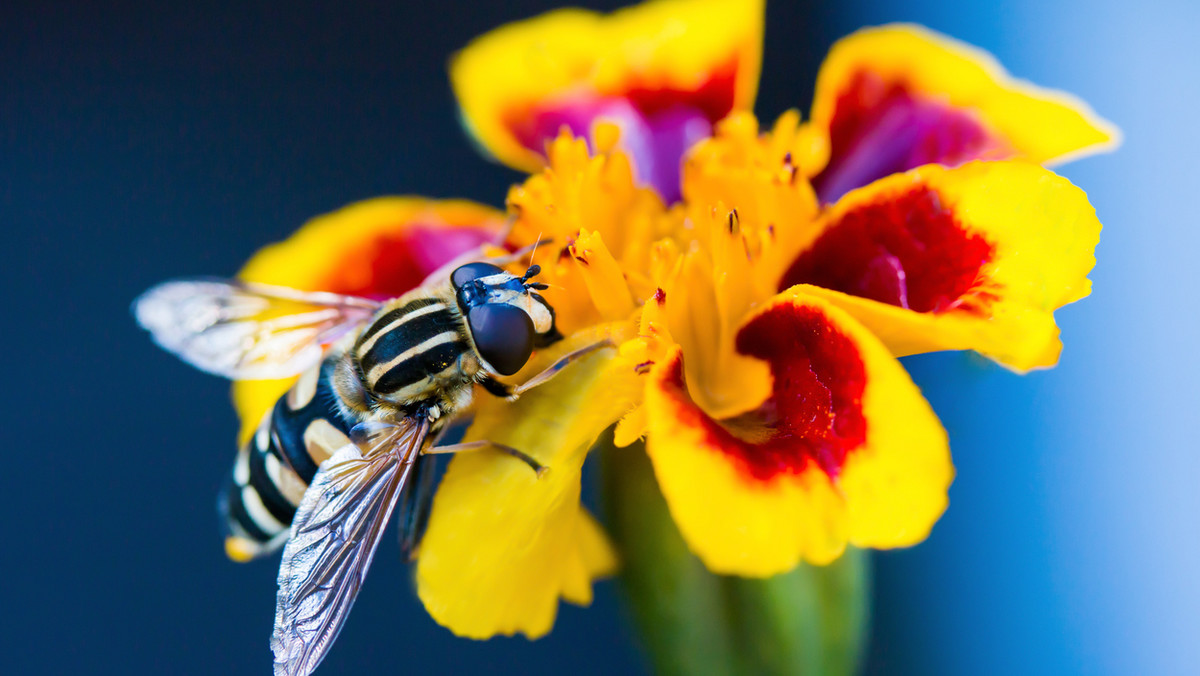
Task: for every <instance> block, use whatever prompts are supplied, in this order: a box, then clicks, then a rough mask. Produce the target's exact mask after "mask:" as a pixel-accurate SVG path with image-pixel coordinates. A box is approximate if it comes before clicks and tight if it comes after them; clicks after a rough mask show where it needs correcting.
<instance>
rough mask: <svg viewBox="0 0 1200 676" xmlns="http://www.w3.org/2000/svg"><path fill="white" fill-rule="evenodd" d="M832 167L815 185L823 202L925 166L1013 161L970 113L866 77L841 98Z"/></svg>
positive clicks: (832, 124) (904, 86)
mask: <svg viewBox="0 0 1200 676" xmlns="http://www.w3.org/2000/svg"><path fill="white" fill-rule="evenodd" d="M829 133H830V143H831V148H830V157H829V164H828V165H826V167H825V169H824V170H823V171H822V172H821V173H820V174H819V175H818V176H817V177H816V178H815V179H814V180H813V184H814V186H815V187H816V189H817V194H818V195H820V197H821V200H822V201H824V202H834V201H836V200H837V199H838V198H839V197H841V196H842V195H844V194H845V193H847V192H849V191H850V190H853V189H854V188H859V187H862V186H864V185H867V184H868V183H870V182H871V181H874V180H877V179H880V178H883V177H884V176H888V175H890V174H896V173H900V172H903V171H908V170H909V169H912V168H914V167H919V166H921V165H922V164H932V163H937V164H944V165H946V166H957V165H959V164H963V163H964V162H969V161H971V160H976V159H992V160H996V159H1003V158H1006V157H1011V156H1012V155H1013V151H1012V148H1011V147H1010V146H1009V144H1008V142H1007V141H1006V140H1005V139H1004V138H1003V137H1001V136H999V135H997V134H994V133H992V132H991V131H989V130H988V129H987V127H986V126H985V125H984V123H983V122H982V121H981V120H980V119H979V118H978V117H977V116H976V115H975V114H974V113H973V112H972V111H970V110H967V109H963V108H954V107H952V106H950V105H949V104H947V103H946V102H944V101H942V100H939V99H937V98H935V97H932V96H928V95H922V94H921V93H919V92H913V91H911V89H910V87H909V86H908V84H907V83H904V82H887V81H884V80H883V78H881V77H880V76H879V75H878V74H876V73H872V72H870V71H861V72H859V73H857V74H856V75H855V76H854V77H853V78H851V80H850V83H849V84H848V85H847V87H846V89H845V90H843V91H842V92H841V94H839V96H838V99H837V103H836V104H835V105H834V113H833V119H832V120H831V121H830V130H829Z"/></svg>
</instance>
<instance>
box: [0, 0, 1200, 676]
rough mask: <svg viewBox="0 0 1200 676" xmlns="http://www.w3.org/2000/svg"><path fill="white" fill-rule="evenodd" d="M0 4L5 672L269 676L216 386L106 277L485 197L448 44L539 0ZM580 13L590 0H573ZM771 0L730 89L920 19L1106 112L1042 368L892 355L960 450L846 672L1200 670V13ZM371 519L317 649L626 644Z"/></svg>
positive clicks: (266, 600)
mask: <svg viewBox="0 0 1200 676" xmlns="http://www.w3.org/2000/svg"><path fill="white" fill-rule="evenodd" d="M104 4H105V5H106V6H105V7H100V6H99V5H100V3H83V2H80V3H64V2H44V3H43V2H37V3H35V2H20V1H19V0H10V1H9V2H5V3H3V4H0V232H2V233H3V241H2V242H0V281H2V283H3V287H2V288H3V290H4V299H5V300H4V303H3V308H4V316H5V320H4V325H5V326H7V327H8V328H7V334H6V338H5V340H4V343H3V344H4V345H5V346H6V347H5V350H4V352H5V369H4V375H3V381H4V382H7V383H9V385H8V386H7V387H4V388H3V389H0V411H2V413H0V415H3V416H4V423H5V424H4V433H3V436H4V438H5V439H6V444H5V447H6V450H7V453H6V457H5V460H6V462H5V466H4V469H3V471H0V484H2V487H3V492H2V494H0V497H2V499H3V502H4V505H5V508H4V513H5V515H4V517H3V526H2V530H0V534H2V535H3V545H0V570H2V571H3V574H2V575H0V584H2V585H3V600H2V601H0V604H2V608H3V611H4V612H3V614H4V617H5V619H4V621H3V626H4V629H3V631H0V654H2V655H3V656H4V658H3V662H4V668H3V670H4V672H5V673H9V674H35V673H92V674H108V673H112V674H144V673H172V674H211V673H224V674H266V673H269V669H270V666H269V665H270V653H269V650H268V647H267V638H268V636H269V633H270V627H271V622H272V616H273V612H274V601H273V598H274V586H275V574H276V567H277V560H276V559H268V560H265V561H260V562H257V563H254V564H249V565H245V566H241V565H235V564H233V563H230V562H228V561H227V560H226V559H225V557H224V554H223V552H222V548H221V544H220V541H219V539H218V537H217V520H216V515H215V510H214V501H215V496H216V491H217V487H218V486H219V483H220V481H221V480H222V479H223V477H224V476H225V474H226V472H228V471H229V467H230V463H231V462H232V459H233V455H234V448H233V438H234V432H235V420H234V416H233V413H232V410H231V408H230V407H229V406H228V404H227V399H228V388H227V385H226V384H225V383H224V382H221V381H219V380H218V379H216V378H212V377H208V376H204V375H201V374H200V373H198V372H195V371H193V370H190V369H189V368H188V367H186V366H184V365H183V364H182V363H181V362H179V361H177V360H175V359H174V358H172V357H170V356H168V355H167V354H165V353H163V352H162V351H160V350H157V349H156V348H154V347H152V345H151V343H150V341H149V340H148V338H147V337H146V336H144V335H141V333H140V331H138V330H137V329H136V328H135V326H134V324H133V321H132V319H131V317H130V315H129V311H128V306H129V303H130V301H131V300H132V299H133V298H134V296H135V295H136V294H137V293H139V292H140V291H141V290H143V289H144V288H146V287H148V286H150V285H151V284H153V283H155V282H157V281H160V280H163V279H166V278H169V277H175V276H180V275H196V274H215V275H230V274H232V273H234V272H235V271H236V270H237V269H238V267H239V266H240V265H241V263H242V262H243V261H244V260H245V258H246V257H247V256H248V255H249V254H250V253H251V252H253V251H254V250H255V249H257V248H258V247H260V246H262V245H263V244H265V243H267V242H270V241H274V240H278V239H281V238H283V237H285V236H287V235H288V234H289V233H290V232H291V231H292V230H293V229H294V228H296V227H297V226H298V225H300V224H301V223H302V222H304V221H305V220H306V219H308V218H309V217H311V216H313V215H316V214H320V213H323V212H327V211H330V210H332V209H336V208H337V207H340V206H342V205H343V204H345V203H347V202H351V201H354V200H358V199H362V198H366V197H371V196H375V195H380V194H396V193H419V194H424V195H429V196H435V197H451V196H462V197H468V198H472V199H476V200H479V201H484V202H490V203H493V204H500V203H501V201H502V199H503V196H504V194H505V190H506V189H507V187H508V185H509V184H511V183H512V182H514V181H516V180H518V179H519V176H518V175H517V174H515V173H512V172H510V171H508V170H506V169H504V168H502V167H499V166H497V165H494V164H490V163H487V162H485V161H483V160H481V159H480V158H479V157H478V156H477V154H476V153H475V151H474V149H473V148H472V147H471V146H470V144H469V143H468V142H467V140H466V138H465V136H464V135H463V134H462V132H461V131H460V129H459V127H458V123H457V119H456V116H455V108H454V103H453V100H452V97H451V93H450V89H449V86H448V84H447V80H446V76H445V63H446V59H447V57H448V56H449V55H450V54H451V53H452V52H453V51H454V50H456V49H458V48H460V47H461V46H463V45H464V44H465V43H466V42H467V41H468V40H470V39H471V38H472V37H473V36H475V35H478V34H480V33H482V32H484V31H486V30H487V29H489V28H492V27H495V26H497V25H499V24H501V23H504V22H507V21H511V20H514V19H519V18H524V17H526V16H530V15H533V14H536V13H539V12H541V11H545V10H547V9H550V8H552V7H554V6H556V3H553V2H550V1H549V0H538V1H530V0H522V1H520V2H507V3H504V6H503V7H501V6H499V5H496V6H493V5H490V4H488V3H476V2H466V1H462V0H455V1H454V2H449V1H447V2H440V3H428V2H426V3H404V2H377V3H372V2H361V3H353V6H342V5H344V4H345V3H324V4H312V5H307V4H306V5H304V6H300V5H298V4H295V3H289V4H287V5H285V4H284V3H277V4H270V3H261V2H253V1H252V2H243V3H238V5H237V6H236V7H223V6H218V5H219V3H215V2H192V3H152V2H109V3H104ZM586 4H587V5H588V6H590V7H593V8H597V9H610V8H612V7H615V6H617V5H618V4H620V3H613V2H588V3H586ZM984 5H985V3H961V2H951V1H950V0H929V1H925V2H915V3H908V4H907V5H906V6H905V5H903V4H902V3H895V2H883V1H882V0H878V1H870V0H843V1H841V2H837V3H827V4H820V3H811V2H801V3H787V2H782V1H777V2H771V3H770V5H769V8H768V21H767V36H766V50H765V55H764V69H763V78H762V87H761V90H760V95H759V98H758V105H757V112H758V113H759V114H760V116H763V117H768V118H773V117H774V116H775V115H777V114H778V113H780V112H782V111H783V110H784V109H786V108H789V107H796V106H798V107H800V108H801V109H802V110H805V111H806V110H807V108H808V104H809V99H810V93H811V91H812V85H813V80H814V77H815V74H816V68H817V65H818V63H819V61H820V59H821V57H822V56H823V54H824V53H825V51H826V49H827V48H828V46H829V45H830V44H831V43H832V42H833V40H835V39H836V38H838V37H840V36H842V35H844V34H846V33H849V32H851V31H853V30H854V29H856V28H858V27H860V26H863V25H870V24H878V23H882V22H887V21H894V20H906V21H916V22H920V23H923V24H926V25H928V26H930V27H932V28H934V29H936V30H939V31H942V32H945V33H948V34H950V35H952V36H955V37H957V38H960V39H962V40H965V41H967V42H970V43H972V44H975V45H978V46H980V47H982V48H984V49H987V50H989V51H991V52H992V53H994V54H995V55H996V56H997V57H999V59H1000V60H1001V61H1002V62H1003V63H1004V64H1005V65H1006V66H1007V67H1008V69H1009V70H1010V71H1011V72H1013V73H1014V74H1016V75H1018V76H1020V77H1023V78H1027V79H1030V80H1032V81H1034V82H1036V83H1038V84H1041V85H1045V86H1051V87H1057V88H1061V89H1065V90H1067V91H1070V92H1074V93H1076V94H1078V95H1079V96H1081V97H1082V98H1084V99H1085V100H1087V101H1089V102H1090V103H1091V104H1092V105H1093V106H1094V107H1095V108H1096V110H1097V111H1099V112H1100V113H1101V114H1102V115H1104V116H1105V117H1107V118H1109V119H1111V120H1113V121H1114V122H1116V123H1117V124H1118V125H1119V126H1120V127H1122V129H1123V130H1124V132H1125V135H1126V142H1125V146H1124V147H1123V148H1122V149H1121V150H1120V151H1119V152H1118V153H1116V154H1114V155H1107V156H1101V157H1097V158H1092V159H1088V160H1085V161H1082V162H1079V163H1076V164H1071V165H1068V166H1067V167H1065V168H1063V169H1062V170H1061V171H1062V173H1064V174H1065V175H1066V176H1068V177H1069V178H1070V179H1071V180H1072V181H1074V182H1075V183H1077V184H1078V185H1080V186H1082V187H1083V188H1084V189H1085V190H1087V192H1088V193H1089V195H1090V196H1091V199H1092V202H1093V204H1094V205H1095V206H1096V208H1097V211H1098V212H1099V214H1100V218H1101V220H1102V221H1103V222H1104V224H1105V226H1106V227H1105V232H1104V235H1103V239H1102V241H1101V244H1100V248H1099V250H1098V252H1097V257H1098V259H1099V265H1098V267H1097V269H1096V271H1095V273H1094V274H1093V276H1092V277H1093V280H1094V283H1095V284H1094V293H1093V295H1092V297H1091V298H1089V299H1087V300H1086V301H1085V302H1082V303H1080V304H1078V305H1076V306H1071V307H1068V308H1066V309H1065V310H1063V311H1061V312H1060V313H1059V318H1060V325H1061V326H1062V328H1063V335H1064V339H1065V342H1066V345H1067V348H1066V351H1065V353H1064V356H1063V360H1062V363H1061V365H1060V366H1059V367H1058V368H1057V369H1055V370H1053V371H1049V372H1045V373H1038V374H1034V375H1031V376H1027V377H1018V376H1014V375H1012V374H1009V373H1007V372H1005V371H1003V370H1000V369H998V368H995V367H992V366H989V365H987V364H985V363H984V362H982V361H981V360H978V359H976V358H973V357H970V356H968V355H934V356H927V357H922V358H917V359H909V360H906V361H907V365H908V366H909V367H910V369H911V370H912V372H913V374H914V376H915V378H916V379H917V380H918V382H919V384H920V385H921V386H922V387H923V388H924V390H925V392H926V394H927V396H928V397H929V398H930V400H931V401H932V402H933V404H934V407H935V408H936V410H937V411H938V413H939V414H940V415H941V417H942V419H943V421H944V422H945V424H946V427H947V428H948V430H949V432H950V436H951V439H952V442H953V449H954V456H955V462H956V465H957V467H958V478H957V480H956V482H955V484H954V486H953V488H952V489H951V508H950V510H949V512H948V513H947V515H946V516H945V517H944V518H943V519H942V520H941V522H940V523H939V524H938V525H937V526H936V527H935V529H934V531H933V535H932V537H931V538H930V539H929V540H928V541H927V542H925V543H924V544H922V545H920V546H918V547H915V548H913V549H910V550H905V551H898V552H890V553H885V554H881V555H879V556H877V557H876V587H877V588H876V603H875V620H874V624H873V632H874V641H873V643H872V646H871V654H870V656H869V660H868V672H869V673H872V674H957V673H974V674H1011V673H1018V672H1019V673H1025V674H1063V673H1087V674H1131V673H1138V674H1190V673H1196V672H1197V670H1198V669H1200V666H1198V665H1200V641H1198V640H1197V639H1198V638H1200V580H1198V579H1197V573H1198V571H1200V516H1198V515H1200V492H1198V491H1197V486H1200V457H1198V454H1197V452H1196V451H1197V447H1198V444H1197V442H1196V440H1195V437H1194V434H1195V433H1194V426H1195V421H1196V419H1197V415H1196V413H1197V409H1198V407H1200V396H1198V394H1197V387H1198V385H1197V383H1198V382H1200V356H1198V355H1200V351H1198V350H1197V349H1196V345H1197V340H1198V339H1200V331H1198V330H1197V329H1198V318H1197V315H1198V304H1197V301H1196V297H1195V289H1196V288H1197V287H1198V286H1200V266H1197V265H1196V264H1195V258H1196V252H1197V251H1198V250H1200V228H1198V227H1197V224H1196V221H1197V218H1196V215H1195V213H1196V209H1195V207H1194V202H1195V192H1196V188H1195V185H1196V181H1197V170H1196V157H1195V156H1193V153H1197V152H1198V151H1200V143H1198V140H1200V139H1198V136H1200V134H1198V131H1197V129H1200V126H1198V125H1197V123H1196V122H1195V118H1196V114H1195V111H1196V110H1197V109H1198V108H1200V90H1198V88H1197V83H1200V51H1198V49H1197V45H1196V39H1195V35H1194V27H1195V26H1196V25H1198V24H1200V6H1197V5H1196V4H1194V3H1187V2H1174V3H1173V2H1165V1H1159V2H1138V3H1126V2H1118V1H1117V0H1099V1H1091V2H1084V1H1083V0H1071V1H1063V2H1040V1H1034V0H1016V1H1012V2H1006V3H995V6H984ZM407 579H408V577H407V574H406V572H405V570H404V569H403V566H402V564H401V562H400V561H399V558H398V552H397V546H396V544H395V542H394V541H391V539H389V540H388V541H385V543H384V545H383V547H382V549H381V553H380V556H379V557H378V559H377V561H376V564H375V566H374V571H373V573H372V575H371V578H370V580H369V581H368V582H367V584H366V589H365V591H364V593H363V594H362V597H361V599H360V601H359V603H358V605H357V606H356V609H355V612H354V614H353V615H352V617H351V619H350V620H349V623H348V625H347V628H346V630H345V632H344V633H343V635H342V637H341V639H340V640H339V643H338V645H337V647H336V648H334V650H333V651H332V653H331V654H330V657H329V658H328V660H327V661H326V663H325V665H324V667H323V668H322V670H321V672H319V673H326V674H331V673H349V672H351V670H355V671H362V672H365V673H380V672H385V673H386V672H390V671H395V672H401V671H414V672H416V671H419V672H421V673H443V672H465V671H479V670H480V669H483V668H490V669H494V670H495V672H498V673H560V672H564V671H567V670H570V672H572V673H574V674H576V675H578V676H582V675H584V674H600V673H612V672H616V671H621V672H629V671H634V672H636V671H639V670H643V669H644V667H643V666H642V661H641V657H640V655H639V652H638V650H639V649H638V647H637V644H636V639H635V637H634V636H632V635H631V633H630V631H629V629H628V628H627V626H628V625H627V623H626V622H625V621H624V618H623V614H622V613H623V612H624V611H623V610H622V609H621V606H620V603H619V599H618V598H617V595H616V590H615V586H614V585H613V584H612V583H611V582H608V583H603V584H601V585H600V586H599V588H598V598H597V601H596V603H595V604H594V606H593V608H591V609H588V610H580V609H577V608H574V607H570V606H564V607H563V608H562V611H561V613H560V619H559V622H558V625H557V627H556V629H555V630H554V632H553V633H552V634H551V635H550V636H549V637H548V638H546V639H543V640H541V641H538V642H536V643H529V642H527V641H525V640H524V639H509V640H505V639H501V640H493V641H490V642H486V643H476V642H470V641H463V640H458V639H455V638H453V637H452V636H451V635H450V634H449V632H447V631H445V630H443V629H441V628H440V627H438V626H436V625H435V624H434V623H433V622H432V621H431V620H430V619H429V618H428V616H427V615H426V614H425V613H424V611H423V610H422V609H421V608H420V605H419V603H418V602H417V601H416V600H415V598H414V595H413V593H412V591H411V589H410V585H409V584H408V582H407Z"/></svg>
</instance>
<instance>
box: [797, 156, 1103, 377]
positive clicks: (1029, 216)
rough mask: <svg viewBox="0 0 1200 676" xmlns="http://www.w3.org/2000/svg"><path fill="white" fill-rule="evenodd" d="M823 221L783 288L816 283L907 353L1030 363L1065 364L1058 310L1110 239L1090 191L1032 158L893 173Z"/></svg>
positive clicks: (1077, 294)
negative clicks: (971, 353) (953, 353)
mask: <svg viewBox="0 0 1200 676" xmlns="http://www.w3.org/2000/svg"><path fill="white" fill-rule="evenodd" d="M821 227H822V234H821V235H820V236H819V237H818V238H817V239H816V241H815V242H814V243H813V244H812V245H811V246H810V247H809V248H808V249H806V250H805V251H803V252H802V253H801V254H800V255H799V256H798V257H797V258H796V259H795V262H794V263H793V265H792V267H791V269H790V270H789V271H788V273H787V274H786V275H785V276H784V278H783V280H782V281H781V286H783V287H787V286H791V285H793V284H809V285H812V286H811V287H806V288H805V292H806V293H809V294H812V295H817V296H821V297H823V298H825V299H827V300H829V301H830V302H833V303H835V304H837V305H838V306H840V307H842V308H843V309H845V310H847V311H849V312H850V313H851V314H853V315H854V316H855V318H857V319H858V320H859V321H861V322H863V323H864V324H865V325H866V326H867V327H868V328H870V329H871V330H872V331H874V332H875V334H876V335H878V336H879V337H880V338H881V339H883V341H884V342H885V343H887V345H888V346H889V347H890V348H891V349H892V351H893V352H894V353H895V354H896V355H906V354H913V353H918V352H929V351H934V350H947V349H973V350H976V351H978V352H980V353H982V354H984V355H987V356H988V357H991V358H992V359H995V360H996V361H998V362H1000V363H1002V364H1004V365H1005V366H1008V367H1010V368H1012V369H1015V370H1018V371H1025V370H1029V369H1033V368H1043V367H1048V366H1053V365H1054V364H1055V363H1056V362H1057V360H1058V353H1059V350H1060V349H1061V344H1060V343H1059V339H1058V326H1057V325H1056V324H1055V321H1054V311H1055V310H1056V309H1058V308H1059V307H1062V306H1063V305H1065V304H1067V303H1071V302H1074V301H1076V300H1079V299H1080V298H1083V297H1084V296H1086V295H1087V294H1088V293H1089V291H1090V289H1091V283H1090V281H1089V280H1088V278H1087V275H1088V273H1089V272H1090V271H1091V269H1092V267H1093V266H1094V265H1095V262H1096V260H1095V256H1094V254H1093V251H1094V250H1095V247H1096V244H1097V242H1098V241H1099V237H1100V222H1099V221H1098V220H1097V219H1096V213H1095V210H1094V209H1093V208H1092V206H1091V205H1090V204H1089V203H1088V200H1087V195H1085V194H1084V192H1083V191H1082V190H1080V189H1079V188H1077V187H1075V186H1074V185H1072V184H1071V183H1070V182H1069V181H1067V180H1066V179H1065V178H1062V177H1060V176H1057V175H1055V174H1054V173H1053V172H1050V171H1049V170H1046V169H1043V168H1041V167H1039V166H1037V165H1034V164H1029V163H1025V162H975V163H971V164H967V165H964V166H962V167H958V168H955V169H946V168H943V167H940V166H936V165H928V166H925V167H921V168H920V169H916V170H913V171H911V172H908V173H905V174H898V175H894V176H890V177H888V178H886V179H883V180H880V181H876V182H875V183H872V184H871V185H869V186H867V187H865V188H861V189H859V190H856V191H854V192H851V193H849V194H848V195H846V196H845V197H844V198H842V199H841V200H840V201H839V202H838V203H837V204H836V205H835V206H834V207H833V208H832V209H831V210H830V211H829V212H828V213H827V214H826V215H825V216H824V218H823V221H822V225H821ZM817 287H820V288H817Z"/></svg>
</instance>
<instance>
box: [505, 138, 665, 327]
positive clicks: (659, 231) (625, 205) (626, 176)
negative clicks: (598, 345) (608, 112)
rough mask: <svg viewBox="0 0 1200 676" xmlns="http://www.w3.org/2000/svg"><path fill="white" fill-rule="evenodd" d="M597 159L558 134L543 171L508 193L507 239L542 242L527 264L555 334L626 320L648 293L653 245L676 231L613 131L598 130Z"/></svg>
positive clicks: (581, 145) (517, 242) (583, 143)
mask: <svg viewBox="0 0 1200 676" xmlns="http://www.w3.org/2000/svg"><path fill="white" fill-rule="evenodd" d="M599 131H600V132H601V134H600V135H599V137H598V139H599V142H598V143H597V149H596V153H595V154H592V153H590V152H589V150H588V145H587V142H586V141H584V140H583V139H580V138H574V137H572V136H571V135H570V134H569V133H566V132H564V133H562V134H560V135H559V136H558V137H557V138H555V139H554V141H553V142H552V143H550V144H549V145H548V146H547V151H548V154H549V166H548V167H547V168H546V169H544V170H542V171H540V172H538V173H536V174H534V175H532V176H530V177H529V178H528V179H526V181H525V182H524V183H522V184H520V185H517V186H514V187H513V188H512V190H510V191H509V194H508V208H509V211H510V213H512V214H513V218H514V221H513V230H512V235H511V238H510V241H511V242H512V243H513V244H515V245H517V246H524V245H528V244H533V243H534V242H542V243H543V246H541V247H539V248H538V250H537V251H536V252H535V253H534V259H535V260H536V262H537V263H538V264H539V265H541V267H542V276H540V277H539V278H538V279H539V280H540V281H543V282H545V283H547V284H549V285H550V288H549V289H547V290H546V291H544V292H543V295H544V296H545V297H546V300H547V301H549V302H550V304H551V305H552V306H553V307H554V308H555V312H556V313H557V322H558V327H559V330H560V331H562V332H563V333H564V334H567V335H570V334H571V333H572V332H573V331H576V330H578V329H581V328H584V327H587V326H591V325H593V324H597V323H599V322H604V321H613V320H616V319H626V318H628V317H629V315H630V314H631V313H632V312H633V311H634V310H635V307H636V301H639V300H640V299H643V298H645V297H646V296H648V295H649V294H650V293H651V292H652V291H653V286H652V284H651V280H650V271H649V270H650V264H651V260H652V258H653V243H654V242H656V241H658V240H659V239H661V238H662V237H665V236H667V235H668V234H669V233H671V232H673V231H674V230H675V229H677V228H678V227H679V221H680V216H679V214H678V213H674V214H673V213H669V212H668V211H667V210H666V207H664V206H663V202H662V199H661V198H659V196H658V195H657V194H656V193H655V192H654V191H653V190H650V189H648V188H643V187H639V186H638V185H636V183H635V182H634V179H633V169H632V166H631V164H630V161H629V157H628V155H626V154H625V153H624V152H623V151H621V150H620V149H618V148H616V147H615V146H616V143H617V140H618V138H619V136H620V133H619V130H618V129H617V128H616V127H614V126H612V125H607V124H605V125H601V126H600V127H599Z"/></svg>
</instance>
